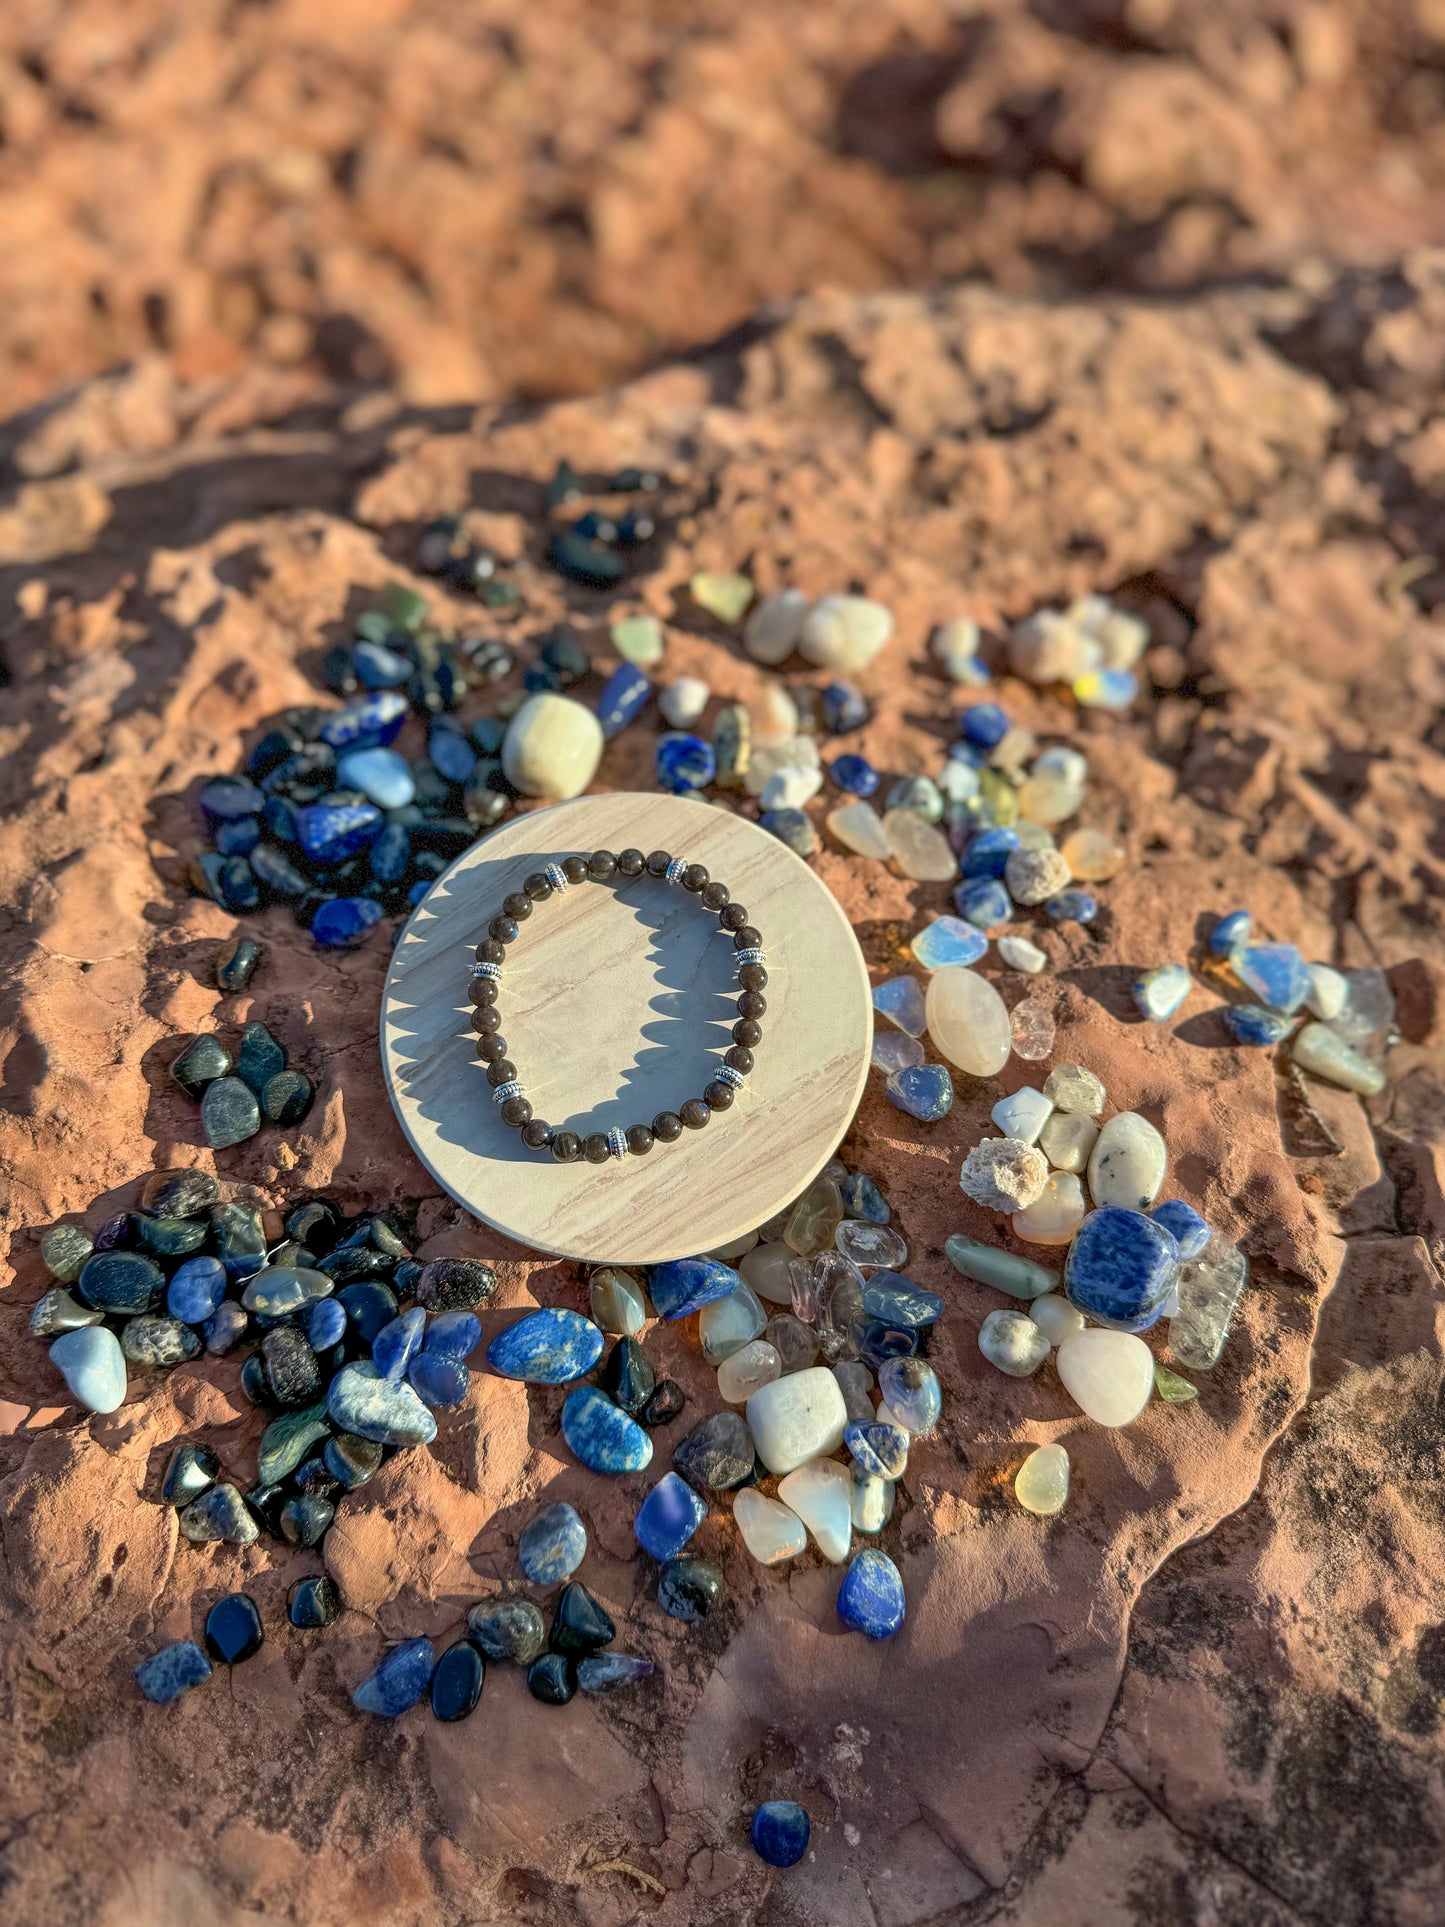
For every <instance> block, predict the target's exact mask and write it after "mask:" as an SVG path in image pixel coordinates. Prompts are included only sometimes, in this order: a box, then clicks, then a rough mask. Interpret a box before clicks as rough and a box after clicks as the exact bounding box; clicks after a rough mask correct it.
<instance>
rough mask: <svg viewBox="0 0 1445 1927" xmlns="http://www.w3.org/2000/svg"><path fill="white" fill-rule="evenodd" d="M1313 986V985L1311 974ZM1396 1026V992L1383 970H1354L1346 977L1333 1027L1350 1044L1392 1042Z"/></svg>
mask: <svg viewBox="0 0 1445 1927" xmlns="http://www.w3.org/2000/svg"><path fill="white" fill-rule="evenodd" d="M1310 982H1311V987H1312V988H1313V985H1314V976H1313V972H1312V973H1311V978H1310ZM1394 1023H1395V993H1394V991H1393V990H1391V988H1390V980H1389V978H1388V977H1387V976H1386V975H1385V973H1384V971H1383V970H1352V971H1350V972H1349V973H1348V975H1347V976H1346V978H1345V995H1344V1001H1343V1003H1342V1004H1341V1005H1340V1008H1339V1010H1338V1011H1337V1012H1336V1014H1335V1015H1334V1016H1333V1017H1332V1018H1331V1019H1330V1028H1331V1029H1332V1030H1333V1031H1334V1032H1335V1033H1336V1034H1337V1035H1338V1036H1340V1037H1343V1038H1344V1040H1345V1042H1346V1043H1347V1044H1353V1045H1355V1046H1357V1047H1358V1046H1362V1045H1366V1044H1377V1043H1379V1042H1381V1041H1384V1042H1388V1041H1389V1033H1390V1032H1391V1030H1392V1029H1393V1026H1394Z"/></svg>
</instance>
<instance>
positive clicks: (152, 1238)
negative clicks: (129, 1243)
mask: <svg viewBox="0 0 1445 1927" xmlns="http://www.w3.org/2000/svg"><path fill="white" fill-rule="evenodd" d="M130 1222H131V1230H132V1232H133V1233H134V1234H135V1236H136V1238H137V1239H139V1241H140V1243H141V1244H143V1245H144V1246H145V1248H146V1249H147V1251H153V1252H154V1253H155V1254H156V1256H157V1257H160V1258H184V1257H185V1256H187V1254H188V1253H190V1252H192V1251H197V1250H199V1249H200V1247H201V1246H202V1245H203V1244H204V1243H205V1241H206V1230H207V1227H206V1226H205V1225H203V1224H197V1222H196V1221H195V1219H194V1218H172V1217H164V1216H156V1215H153V1214H152V1213H150V1212H148V1211H135V1212H132V1213H131V1221H130Z"/></svg>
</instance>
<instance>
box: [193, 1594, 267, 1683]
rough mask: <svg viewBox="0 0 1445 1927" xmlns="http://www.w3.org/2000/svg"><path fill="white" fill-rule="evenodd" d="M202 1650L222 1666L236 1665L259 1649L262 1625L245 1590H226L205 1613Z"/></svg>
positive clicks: (251, 1599)
mask: <svg viewBox="0 0 1445 1927" xmlns="http://www.w3.org/2000/svg"><path fill="white" fill-rule="evenodd" d="M204 1637H205V1641H206V1651H207V1652H208V1653H209V1654H210V1655H211V1658H212V1659H214V1660H217V1661H218V1662H219V1663H220V1664H221V1665H223V1666H239V1665H240V1664H241V1663H242V1661H243V1660H247V1659H251V1658H253V1657H254V1656H255V1655H256V1654H257V1653H259V1652H260V1650H261V1648H262V1646H263V1645H264V1644H265V1640H266V1628H265V1627H264V1626H263V1625H262V1623H261V1614H260V1611H259V1609H258V1607H257V1605H256V1602H255V1600H254V1599H253V1598H252V1597H251V1595H250V1593H248V1592H232V1593H227V1594H226V1597H225V1598H224V1599H218V1600H217V1601H216V1603H215V1605H214V1606H212V1608H211V1610H210V1611H209V1612H208V1613H207V1614H206V1630H205V1635H204Z"/></svg>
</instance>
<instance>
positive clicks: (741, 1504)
mask: <svg viewBox="0 0 1445 1927" xmlns="http://www.w3.org/2000/svg"><path fill="white" fill-rule="evenodd" d="M733 1518H734V1520H735V1521H736V1522H737V1528H738V1531H739V1532H740V1533H741V1534H742V1539H743V1544H744V1545H745V1546H746V1547H747V1549H748V1551H749V1552H750V1553H751V1554H752V1555H753V1557H754V1559H756V1560H757V1562H758V1564H759V1565H760V1566H780V1565H782V1564H783V1562H784V1561H785V1560H788V1559H796V1558H797V1556H798V1554H799V1553H800V1552H806V1551H807V1549H808V1533H807V1528H806V1527H805V1526H804V1524H803V1522H802V1520H801V1519H800V1518H799V1517H798V1515H797V1513H796V1512H790V1511H789V1510H788V1508H787V1507H786V1506H785V1505H779V1503H778V1501H777V1500H776V1499H770V1498H768V1497H767V1496H766V1494H765V1493H762V1492H756V1491H754V1490H753V1488H752V1487H751V1486H744V1487H743V1489H742V1491H741V1492H739V1493H738V1495H737V1497H736V1498H735V1499H734V1500H733Z"/></svg>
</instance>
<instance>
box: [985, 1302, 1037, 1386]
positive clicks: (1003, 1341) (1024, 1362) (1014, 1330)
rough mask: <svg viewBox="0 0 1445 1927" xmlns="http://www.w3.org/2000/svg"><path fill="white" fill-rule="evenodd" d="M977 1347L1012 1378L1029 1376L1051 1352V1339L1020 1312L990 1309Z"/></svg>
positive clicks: (990, 1362)
mask: <svg viewBox="0 0 1445 1927" xmlns="http://www.w3.org/2000/svg"><path fill="white" fill-rule="evenodd" d="M978 1349H979V1350H980V1351H981V1352H982V1353H983V1355H984V1357H985V1358H986V1359H987V1360H988V1362H989V1364H990V1365H996V1366H997V1367H998V1369H999V1370H1000V1371H1001V1372H1006V1373H1007V1374H1008V1376H1009V1377H1010V1378H1030V1377H1032V1375H1033V1374H1034V1373H1035V1372H1036V1371H1037V1370H1038V1369H1039V1367H1040V1365H1042V1364H1043V1362H1044V1360H1045V1359H1046V1358H1047V1357H1048V1355H1049V1341H1048V1339H1047V1338H1045V1337H1044V1334H1043V1333H1042V1332H1041V1331H1040V1330H1039V1328H1038V1326H1037V1325H1036V1324H1035V1323H1034V1321H1033V1319H1032V1318H1029V1317H1026V1316H1025V1314H1024V1313H1023V1312H1021V1311H991V1312H990V1313H989V1315H988V1317H987V1318H985V1319H984V1321H983V1323H982V1325H981V1326H980V1327H979V1332H978Z"/></svg>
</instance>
